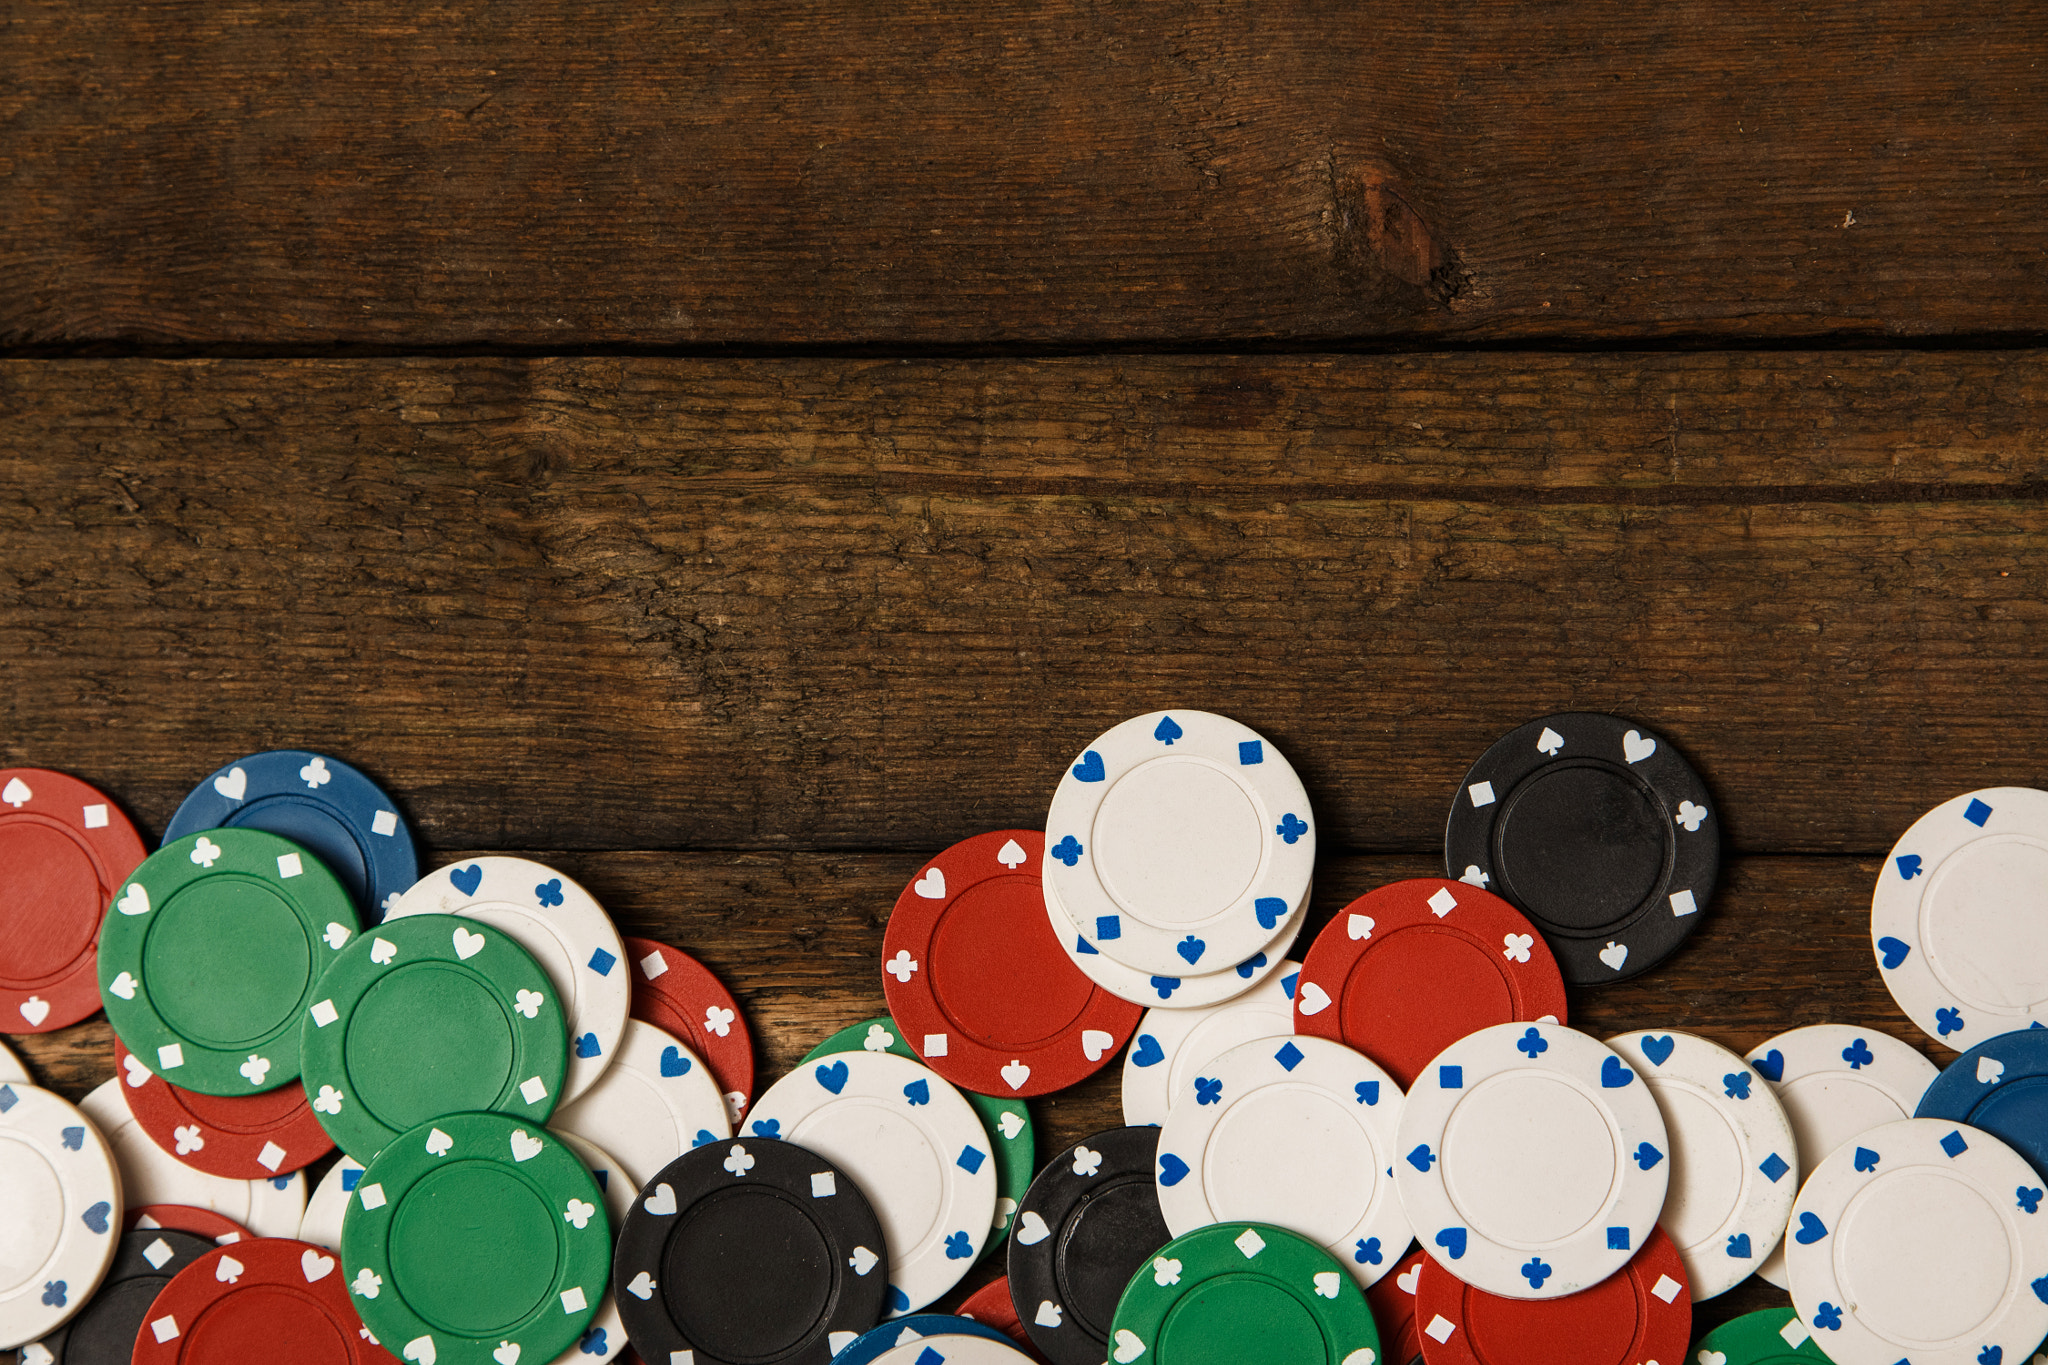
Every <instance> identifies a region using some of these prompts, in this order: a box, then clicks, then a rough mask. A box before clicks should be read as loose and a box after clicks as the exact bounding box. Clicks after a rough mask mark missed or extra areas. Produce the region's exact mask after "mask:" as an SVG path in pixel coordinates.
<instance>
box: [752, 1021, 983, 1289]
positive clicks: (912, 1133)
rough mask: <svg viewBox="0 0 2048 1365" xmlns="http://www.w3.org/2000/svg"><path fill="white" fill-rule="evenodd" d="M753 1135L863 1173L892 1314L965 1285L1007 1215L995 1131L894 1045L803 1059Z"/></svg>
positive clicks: (777, 1088) (774, 1094)
mask: <svg viewBox="0 0 2048 1365" xmlns="http://www.w3.org/2000/svg"><path fill="white" fill-rule="evenodd" d="M747 1131H748V1132H749V1133H750V1134H751V1135H752V1136H754V1137H757V1138H780V1139H782V1140H783V1141H786V1142H794V1143H796V1144H797V1145H799V1146H801V1147H806V1148H808V1149H810V1150H811V1151H813V1152H816V1153H817V1154H818V1155H819V1156H822V1157H824V1158H825V1159H826V1160H827V1161H830V1162H831V1163H832V1164H833V1165H835V1166H837V1167H839V1169H840V1170H842V1171H845V1172H846V1173H847V1174H848V1175H850V1176H852V1177H853V1180H854V1183H855V1184H857V1185H859V1186H860V1189H861V1193H863V1194H865V1195H866V1196H867V1197H868V1203H870V1204H872V1205H873V1206H874V1210H875V1217H876V1218H878V1219H879V1220H881V1224H882V1236H883V1239H884V1240H885V1241H886V1242H887V1243H888V1249H889V1289H890V1292H889V1314H888V1315H889V1316H890V1317H901V1316H902V1315H903V1314H905V1313H910V1312H914V1311H915V1310H917V1309H919V1308H922V1307H924V1305H926V1304H928V1303H930V1302H931V1301H932V1300H933V1299H936V1298H938V1297H939V1296H940V1295H941V1294H943V1293H945V1292H946V1291H947V1290H948V1289H951V1288H952V1287H953V1286H954V1285H955V1284H957V1283H958V1282H959V1280H960V1277H961V1276H962V1275H965V1274H966V1273H967V1270H968V1268H969V1267H970V1266H972V1265H973V1264H974V1262H975V1259H976V1258H977V1257H979V1256H980V1255H981V1247H982V1243H983V1242H985V1241H987V1240H988V1237H989V1229H990V1227H991V1225H992V1224H993V1223H994V1221H995V1211H996V1167H995V1161H994V1160H993V1154H992V1153H991V1152H990V1150H989V1140H988V1131H987V1130H986V1129H985V1128H983V1127H982V1123H981V1119H980V1117H979V1116H977V1115H976V1114H975V1112H974V1110H973V1108H971V1107H970V1106H969V1105H968V1103H967V1101H966V1100H965V1099H964V1098H963V1097H962V1096H961V1094H960V1092H959V1091H957V1090H955V1089H954V1088H953V1087H952V1086H951V1085H949V1084H947V1083H946V1081H945V1079H944V1078H943V1077H941V1076H940V1075H939V1074H938V1073H937V1072H935V1071H933V1070H931V1069H930V1068H929V1067H926V1066H924V1065H922V1064H921V1063H918V1062H913V1061H911V1060H910V1059H909V1058H907V1057H898V1056H896V1055H895V1054H894V1053H890V1052H839V1053H834V1054H832V1055H830V1056H827V1057H818V1058H815V1059H813V1060H812V1061H810V1062H807V1063H805V1064H804V1065H802V1066H799V1067H798V1068H797V1069H796V1070H795V1071H792V1072H790V1073H789V1074H788V1075H787V1076H784V1077H783V1078H782V1079H781V1080H779V1081H777V1082H776V1083H775V1084H774V1085H772V1086H770V1087H768V1090H767V1091H766V1093H764V1094H762V1095H760V1096H757V1097H756V1098H755V1100H754V1107H753V1108H752V1109H751V1110H749V1111H748V1115H747Z"/></svg>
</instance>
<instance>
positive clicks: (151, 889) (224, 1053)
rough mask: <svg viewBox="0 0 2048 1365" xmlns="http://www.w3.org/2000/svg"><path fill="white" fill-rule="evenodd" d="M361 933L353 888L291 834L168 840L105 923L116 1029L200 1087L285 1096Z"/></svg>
mask: <svg viewBox="0 0 2048 1365" xmlns="http://www.w3.org/2000/svg"><path fill="white" fill-rule="evenodd" d="M356 928H357V920H356V910H355V905H354V903H353V902H351V901H350V900H349V897H348V893H347V892H346V891H344V890H343V889H342V886H341V883H340V882H339V881H336V880H335V877H334V874H333V873H331V872H329V871H328V870H327V869H326V867H324V866H323V865H322V864H321V862H320V860H319V859H318V858H315V857H314V856H313V855H312V854H310V853H308V852H307V851H306V850H305V849H303V848H300V847H299V846H298V845H297V844H294V843H292V842H291V841H290V840H288V839H281V838H279V837H278V836H277V835H275V834H266V833H264V832H263V831H262V830H253V829H217V830H212V831H209V832H207V833H205V834H194V835H191V836H189V837H187V838H184V839H179V840H177V841H176V842H174V843H168V844H165V845H164V846H163V847H162V848H160V849H158V850H157V851H156V852H155V853H152V854H151V855H150V856H149V857H147V858H145V859H143V860H142V864H141V866H139V867H137V868H136V869H135V870H134V872H132V873H131V874H130V875H129V877H128V880H127V881H126V883H125V884H124V885H123V887H122V889H121V891H120V893H119V894H118V895H117V896H116V897H115V898H114V904H113V908H112V909H111V910H110V911H109V912H108V913H107V917H106V919H105V921H104V922H102V923H101V925H100V944H99V981H100V994H101V997H102V999H103V1001H104V1003H105V1005H106V1010H107V1020H108V1022H109V1023H111V1024H112V1025H113V1026H114V1032H115V1034H116V1035H118V1036H119V1037H120V1039H121V1041H122V1042H123V1043H124V1044H126V1045H127V1047H128V1050H129V1051H131V1052H133V1053H135V1054H136V1055H137V1056H139V1057H141V1058H143V1060H144V1061H146V1062H147V1063H148V1064H149V1065H150V1068H151V1070H153V1071H155V1072H156V1073H157V1074H158V1075H160V1076H164V1077H166V1078H169V1077H173V1076H175V1077H176V1078H177V1083H178V1084H179V1085H180V1086H182V1087H184V1088H185V1089H187V1090H194V1091H198V1092H199V1093H201V1094H206V1095H251V1094H256V1093H258V1092H261V1091H264V1090H275V1089H277V1088H278V1087H279V1086H283V1085H288V1084H290V1083H291V1082H292V1081H293V1080H296V1079H297V1078H298V1075H299V1027H298V1024H299V1013H300V1011H301V1010H303V1009H305V1008H306V1006H308V1005H309V1004H311V1003H312V1000H313V991H314V987H315V986H316V985H317V984H318V982H319V980H320V977H321V974H322V973H323V972H324V971H326V969H327V968H328V967H329V966H330V965H331V964H332V963H333V962H334V961H335V959H336V957H337V956H338V955H339V953H340V950H341V949H342V948H343V947H344V946H345V945H346V944H348V943H349V942H351V941H352V940H353V939H354V938H355V936H356Z"/></svg>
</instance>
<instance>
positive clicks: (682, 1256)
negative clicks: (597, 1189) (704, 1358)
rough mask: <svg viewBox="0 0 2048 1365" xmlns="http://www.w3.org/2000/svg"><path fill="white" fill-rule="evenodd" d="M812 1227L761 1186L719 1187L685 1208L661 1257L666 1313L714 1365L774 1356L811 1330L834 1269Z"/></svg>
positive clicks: (828, 1296) (828, 1295)
mask: <svg viewBox="0 0 2048 1365" xmlns="http://www.w3.org/2000/svg"><path fill="white" fill-rule="evenodd" d="M832 1261H833V1256H832V1248H831V1246H830V1245H829V1244H827V1242H826V1241H825V1238H824V1235H823V1234H822V1233H821V1232H820V1231H819V1230H818V1226H817V1224H816V1223H814V1222H812V1221H811V1218H810V1216H809V1215H808V1214H806V1213H805V1212H804V1211H803V1210H802V1209H800V1208H798V1207H797V1206H796V1205H795V1204H794V1203H792V1202H791V1201H790V1200H789V1198H788V1196H786V1195H784V1194H782V1193H781V1192H780V1191H778V1190H774V1189H770V1188H767V1187H754V1188H746V1187H737V1188H728V1189H723V1190H719V1191H717V1192H716V1193H714V1194H712V1195H709V1196H708V1197H706V1198H704V1199H700V1200H698V1201H697V1202H696V1203H695V1204H693V1205H691V1206H690V1208H689V1210H688V1212H687V1213H686V1214H685V1217H684V1221H683V1223H682V1224H681V1226H679V1227H677V1228H676V1229H675V1231H674V1232H673V1233H671V1234H670V1236H669V1240H668V1246H667V1248H666V1249H665V1251H664V1253H663V1256H662V1280H661V1286H662V1297H663V1299H664V1300H665V1301H666V1302H667V1304H668V1308H669V1316H670V1318H671V1319H672V1320H673V1321H674V1322H675V1325H676V1326H677V1328H678V1329H680V1330H681V1332H682V1334H683V1337H684V1339H685V1340H687V1341H688V1342H689V1343H690V1344H691V1345H692V1346H694V1347H695V1348H696V1349H697V1350H699V1351H702V1352H703V1353H704V1354H706V1355H708V1356H713V1357H716V1358H717V1359H719V1360H731V1361H737V1362H741V1365H746V1362H752V1361H759V1360H778V1359H780V1358H781V1357H782V1356H783V1355H784V1354H786V1353H787V1352H788V1351H789V1350H790V1348H791V1347H793V1346H795V1345H796V1344H797V1343H798V1342H801V1341H803V1340H805V1339H806V1338H808V1337H810V1336H811V1335H813V1334H814V1333H815V1332H817V1330H818V1327H819V1324H820V1323H821V1322H822V1321H823V1320H824V1317H825V1313H826V1311H827V1310H828V1309H829V1308H830V1307H831V1304H832V1288H833V1285H834V1283H835V1282H836V1279H837V1267H835V1266H834V1265H833V1263H832Z"/></svg>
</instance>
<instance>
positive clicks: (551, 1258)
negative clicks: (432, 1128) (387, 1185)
mask: <svg viewBox="0 0 2048 1365" xmlns="http://www.w3.org/2000/svg"><path fill="white" fill-rule="evenodd" d="M556 1221H557V1217H556V1215H555V1214H554V1212H553V1211H552V1210H551V1209H550V1208H549V1206H548V1204H547V1202H546V1201H545V1200H543V1199H542V1198H541V1197H540V1194H539V1192H538V1191H536V1190H535V1189H534V1188H533V1187H532V1186H531V1185H529V1184H527V1183H526V1181H525V1180H523V1179H521V1178H520V1177H519V1176H518V1175H516V1174H514V1173H513V1172H511V1171H509V1170H506V1169H505V1168H504V1167H502V1166H499V1165H496V1164H494V1163H491V1162H485V1161H464V1162H460V1163H458V1164H456V1165H453V1166H444V1167H442V1168H440V1169H439V1170H436V1171H432V1172H430V1173H429V1174H427V1175H426V1176H425V1177H424V1178H422V1179H421V1180H420V1181H419V1183H417V1184H415V1185H414V1186H413V1187H412V1188H411V1189H410V1190H409V1191H407V1192H406V1195H405V1202H404V1203H403V1204H402V1205H401V1206H400V1207H399V1209H398V1212H397V1215H396V1216H395V1217H394V1218H393V1219H392V1220H391V1231H390V1233H389V1237H390V1243H389V1246H390V1252H391V1280H392V1284H393V1287H394V1288H396V1289H397V1291H398V1292H399V1294H401V1295H402V1296H403V1297H404V1299H405V1301H406V1302H407V1303H408V1304H410V1305H411V1306H412V1309H413V1311H414V1312H415V1313H417V1314H419V1316H420V1317H421V1318H423V1319H425V1320H426V1321H427V1322H430V1323H432V1324H433V1325H434V1326H436V1327H438V1328H440V1329H441V1330H443V1331H446V1332H453V1333H456V1334H457V1335H459V1336H467V1337H481V1336H487V1335H489V1334H491V1333H493V1332H503V1331H506V1330H508V1329H510V1328H513V1327H516V1326H517V1325H518V1324H519V1323H521V1322H523V1321H524V1320H525V1319H526V1318H528V1317H530V1316H532V1314H533V1311H534V1309H536V1308H538V1307H539V1306H540V1305H541V1302H542V1300H544V1299H546V1298H548V1297H549V1295H550V1293H551V1291H552V1290H553V1287H554V1281H555V1272H556V1270H557V1268H558V1267H559V1266H560V1264H561V1249H560V1239H559V1238H558V1237H557V1235H556V1233H555V1225H556Z"/></svg>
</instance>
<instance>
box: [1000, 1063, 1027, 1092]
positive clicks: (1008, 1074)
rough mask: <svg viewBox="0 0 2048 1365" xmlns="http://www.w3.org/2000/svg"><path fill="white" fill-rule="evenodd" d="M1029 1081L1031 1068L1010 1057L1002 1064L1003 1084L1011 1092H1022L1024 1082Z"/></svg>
mask: <svg viewBox="0 0 2048 1365" xmlns="http://www.w3.org/2000/svg"><path fill="white" fill-rule="evenodd" d="M1030 1079H1031V1068H1030V1067H1028V1066H1026V1065H1024V1063H1022V1062H1020V1061H1018V1060H1017V1059H1016V1058H1015V1057H1012V1058H1011V1059H1010V1060H1009V1061H1007V1062H1005V1063H1003V1084H1004V1085H1007V1086H1009V1087H1010V1089H1012V1090H1022V1089H1023V1088H1024V1082H1026V1081H1028V1080H1030Z"/></svg>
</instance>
